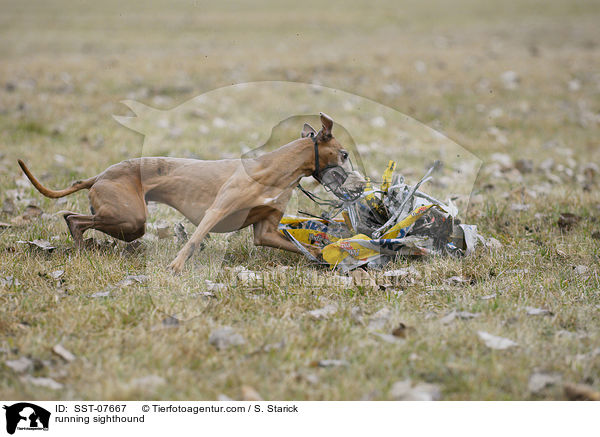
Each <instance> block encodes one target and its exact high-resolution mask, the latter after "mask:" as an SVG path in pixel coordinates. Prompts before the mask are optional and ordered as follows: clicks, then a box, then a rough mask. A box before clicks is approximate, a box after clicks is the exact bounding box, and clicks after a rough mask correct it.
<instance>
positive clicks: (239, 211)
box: [18, 113, 364, 273]
mask: <svg viewBox="0 0 600 437" xmlns="http://www.w3.org/2000/svg"><path fill="white" fill-rule="evenodd" d="M320 119H321V124H322V128H321V129H320V130H319V131H318V132H317V131H316V130H315V129H313V128H312V127H311V126H310V125H309V124H308V123H305V124H304V127H303V129H302V132H301V137H300V138H299V139H296V140H295V141H292V142H290V143H288V144H286V145H284V146H281V147H280V148H278V149H277V150H275V151H272V152H269V153H265V154H264V155H262V156H259V157H257V158H242V159H223V160H217V161H204V160H197V159H183V158H168V157H143V158H136V159H129V160H126V161H123V162H120V163H118V164H115V165H112V166H110V167H108V168H107V169H106V170H105V171H104V172H102V173H100V174H99V175H97V176H94V177H91V178H89V179H86V180H83V181H78V182H75V183H73V184H72V185H71V187H69V188H66V189H63V190H58V191H55V190H50V189H48V188H46V187H44V186H43V185H42V184H41V183H40V182H39V181H38V180H37V179H36V178H35V176H33V174H32V173H31V172H30V171H29V169H28V168H27V166H26V165H25V163H24V162H23V161H22V160H19V161H18V162H19V165H20V166H21V169H22V170H23V172H24V173H25V175H26V176H27V177H28V178H29V180H30V181H31V183H32V184H33V186H34V187H35V188H36V189H37V190H38V191H39V192H40V193H42V194H43V195H44V196H46V197H50V198H59V197H63V196H67V195H69V194H72V193H75V192H77V191H79V190H82V189H89V200H90V204H91V207H90V209H91V215H84V214H77V213H74V212H68V211H67V212H63V217H64V219H65V221H66V222H67V226H68V228H69V232H70V233H71V236H72V237H73V240H74V242H75V245H76V246H77V247H82V245H83V233H84V232H85V231H86V230H88V229H96V230H99V231H101V232H104V233H105V234H108V235H110V236H111V237H114V238H117V239H120V240H123V241H126V242H131V241H133V240H136V239H138V238H140V237H141V236H142V235H144V233H145V225H146V218H147V216H148V209H147V202H149V201H154V202H159V203H164V204H167V205H169V206H171V207H173V208H175V209H176V210H177V211H179V212H180V213H182V214H183V215H184V216H185V217H186V218H187V219H188V220H189V221H191V222H192V223H193V224H194V225H196V226H197V228H196V230H195V231H194V233H193V234H192V236H191V237H190V239H189V240H188V241H187V242H186V244H185V245H184V246H183V248H181V250H180V251H179V253H178V254H177V256H176V258H175V259H174V260H173V262H171V263H170V264H169V266H168V267H169V269H170V270H171V271H173V272H174V273H180V272H181V271H182V269H183V267H184V264H185V262H186V260H188V259H189V258H190V257H191V256H192V254H193V253H194V251H195V250H196V249H197V248H199V247H201V242H202V240H203V239H204V237H205V236H206V235H207V234H208V233H209V232H233V231H236V230H239V229H242V228H245V227H246V226H250V225H252V226H253V227H254V244H255V245H257V246H269V247H274V248H278V249H284V250H288V251H291V252H301V251H300V249H299V248H298V247H296V245H295V244H294V243H292V242H291V241H289V240H287V239H286V238H285V237H284V236H283V235H282V234H281V233H279V232H278V230H277V228H278V225H279V222H280V220H281V217H282V216H283V212H284V211H285V207H286V205H287V203H288V201H289V200H290V197H291V195H292V192H293V190H294V188H295V187H296V186H297V185H298V183H299V181H300V179H301V178H303V177H306V176H311V175H312V176H314V177H315V178H316V179H317V180H318V181H319V182H321V176H322V172H323V171H324V170H326V169H329V168H332V167H337V168H340V167H341V168H342V169H344V170H345V171H346V172H347V174H348V176H349V177H348V179H347V180H346V181H342V183H348V184H357V183H358V184H364V179H363V178H362V176H361V175H360V174H359V173H358V172H355V171H353V170H352V169H351V164H350V161H349V155H348V152H347V151H346V150H345V149H344V147H343V146H342V145H341V144H340V143H339V142H338V141H337V140H336V139H335V138H334V136H333V134H332V129H333V120H332V119H331V118H330V117H329V116H327V115H326V114H324V113H320ZM306 248H307V250H309V251H310V253H311V254H312V255H313V256H315V257H317V258H318V257H320V250H319V249H318V248H314V247H311V246H306Z"/></svg>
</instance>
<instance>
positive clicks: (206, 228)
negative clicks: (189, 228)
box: [169, 208, 230, 273]
mask: <svg viewBox="0 0 600 437" xmlns="http://www.w3.org/2000/svg"><path fill="white" fill-rule="evenodd" d="M229 212H230V211H229V210H225V209H218V208H211V209H209V210H208V211H206V214H205V215H204V218H203V219H202V221H201V222H200V223H199V224H198V227H197V228H196V230H195V231H194V233H193V234H192V236H191V238H190V239H189V240H188V242H187V243H185V246H183V247H182V248H181V250H180V251H179V253H178V254H177V256H176V257H175V259H174V260H173V262H171V264H169V269H170V270H171V271H172V272H173V273H180V272H181V270H183V266H184V264H185V262H186V261H187V260H188V259H189V258H190V257H191V256H192V255H193V253H194V251H195V250H196V248H198V247H200V244H201V243H202V239H203V238H204V237H205V236H206V234H208V233H209V232H210V230H211V229H212V228H213V227H214V226H215V225H216V224H217V223H219V221H221V220H222V219H223V218H224V217H226V216H227V214H228V213H229Z"/></svg>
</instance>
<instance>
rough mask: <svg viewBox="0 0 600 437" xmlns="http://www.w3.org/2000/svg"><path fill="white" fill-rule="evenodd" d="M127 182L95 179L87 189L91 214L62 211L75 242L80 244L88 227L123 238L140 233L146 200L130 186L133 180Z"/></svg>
mask: <svg viewBox="0 0 600 437" xmlns="http://www.w3.org/2000/svg"><path fill="white" fill-rule="evenodd" d="M121 182H123V181H121ZM127 185H128V186H124V184H123V183H119V181H106V180H101V181H98V182H97V183H96V184H95V185H94V186H93V187H92V188H91V189H90V196H89V197H90V202H91V206H92V208H91V210H92V211H93V212H94V214H93V215H83V214H74V213H65V214H64V218H65V220H66V222H67V226H68V227H69V232H70V233H71V235H72V236H73V240H74V241H75V244H76V245H77V246H79V247H81V246H82V244H83V233H84V232H85V231H87V230H88V229H96V230H98V231H100V232H104V233H105V234H108V235H110V236H111V237H114V238H117V239H119V240H123V241H126V242H131V241H133V240H136V239H137V238H140V237H141V236H143V235H144V233H145V225H146V203H145V202H144V199H143V197H142V195H141V193H140V192H138V191H136V190H132V189H131V188H130V187H131V186H132V185H133V184H127Z"/></svg>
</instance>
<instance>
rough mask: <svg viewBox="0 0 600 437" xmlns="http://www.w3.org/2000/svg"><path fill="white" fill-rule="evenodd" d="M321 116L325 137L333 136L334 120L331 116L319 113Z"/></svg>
mask: <svg viewBox="0 0 600 437" xmlns="http://www.w3.org/2000/svg"><path fill="white" fill-rule="evenodd" d="M319 115H320V116H321V124H322V125H323V129H322V131H321V132H322V133H323V136H324V137H328V136H331V129H333V120H332V119H331V117H330V116H329V115H327V114H324V113H323V112H319Z"/></svg>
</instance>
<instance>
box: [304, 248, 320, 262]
mask: <svg viewBox="0 0 600 437" xmlns="http://www.w3.org/2000/svg"><path fill="white" fill-rule="evenodd" d="M307 250H308V251H309V252H310V254H311V255H312V256H314V257H315V258H316V259H317V260H319V261H322V260H323V256H322V254H321V249H320V248H318V247H314V246H309V247H307Z"/></svg>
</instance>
